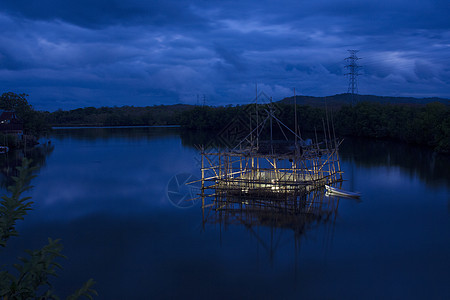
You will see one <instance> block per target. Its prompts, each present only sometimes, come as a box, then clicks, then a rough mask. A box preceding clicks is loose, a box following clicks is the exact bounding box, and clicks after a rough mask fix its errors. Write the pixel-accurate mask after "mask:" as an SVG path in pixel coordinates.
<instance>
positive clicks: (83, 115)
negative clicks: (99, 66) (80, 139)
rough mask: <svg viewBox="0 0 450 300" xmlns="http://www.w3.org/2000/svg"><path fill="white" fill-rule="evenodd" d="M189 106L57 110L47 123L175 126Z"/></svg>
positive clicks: (61, 124) (50, 115)
mask: <svg viewBox="0 0 450 300" xmlns="http://www.w3.org/2000/svg"><path fill="white" fill-rule="evenodd" d="M190 108H191V106H189V105H182V104H178V105H171V106H164V105H160V106H147V107H133V106H122V107H100V108H95V107H86V108H77V109H74V110H69V111H63V110H57V111H55V112H53V113H50V114H49V116H48V121H49V123H50V124H52V125H53V126H139V125H150V126H151V125H176V124H180V120H179V118H180V115H181V113H182V112H183V111H185V110H188V109H190Z"/></svg>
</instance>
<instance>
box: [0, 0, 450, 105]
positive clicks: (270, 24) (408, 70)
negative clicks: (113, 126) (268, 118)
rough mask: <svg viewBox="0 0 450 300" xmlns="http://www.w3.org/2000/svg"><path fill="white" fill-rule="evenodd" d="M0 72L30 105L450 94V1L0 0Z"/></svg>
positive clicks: (6, 86)
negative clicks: (257, 90)
mask: <svg viewBox="0 0 450 300" xmlns="http://www.w3.org/2000/svg"><path fill="white" fill-rule="evenodd" d="M0 11H1V13H0V28H2V34H1V35H0V82H1V84H2V88H3V89H4V90H6V91H9V90H12V91H16V92H25V93H28V94H29V95H30V101H31V102H32V103H33V105H34V106H35V107H37V108H41V109H49V110H53V109H57V108H59V107H62V108H74V107H79V106H86V105H94V106H101V105H151V104H163V103H166V104H171V103H177V102H187V103H195V102H196V97H197V95H199V94H200V95H203V94H205V95H207V101H208V103H209V104H225V103H238V102H244V101H249V100H251V99H253V94H254V85H255V83H258V84H259V87H261V88H264V90H265V91H266V93H268V94H271V95H272V96H273V97H274V98H275V99H278V98H281V97H285V96H290V95H291V94H292V89H293V88H294V87H295V88H296V90H297V91H299V92H300V93H303V94H309V95H316V96H325V95H330V94H336V93H342V92H346V91H347V78H346V77H345V76H344V73H346V70H345V69H344V66H345V61H344V58H345V57H347V56H348V53H347V49H359V50H360V52H359V53H358V55H359V56H360V57H361V58H362V59H361V60H360V64H361V65H362V66H363V68H362V69H361V73H362V75H361V76H360V77H359V81H360V82H359V91H360V92H361V93H364V94H378V95H391V94H392V95H404V96H409V95H415V96H441V97H450V70H449V67H448V65H450V55H449V53H450V51H449V50H450V21H449V19H448V15H449V14H450V8H449V5H448V2H447V1H441V0H438V1H431V0H430V1H415V2H414V1H413V2H411V1H405V0H394V1H393V0H390V1H387V0H379V1H352V0H344V1H331V0H317V1H289V0H279V1H264V2H260V3H256V2H254V1H250V0H244V1H238V2H237V1H228V0H224V1H215V0H211V1H183V0H181V1H175V0H169V1H141V0H131V1H121V0H116V1H107V0H90V1H87V0H80V1H56V0H43V1H39V2H36V1H31V0H29V1H28V0H14V1H10V0H5V1H1V2H0Z"/></svg>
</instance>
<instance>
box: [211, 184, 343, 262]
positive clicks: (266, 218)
mask: <svg viewBox="0 0 450 300" xmlns="http://www.w3.org/2000/svg"><path fill="white" fill-rule="evenodd" d="M338 207H339V197H337V196H333V195H328V196H326V193H325V189H324V188H319V189H316V190H314V191H312V192H310V193H309V194H306V195H303V196H295V197H293V196H286V197H285V198H284V199H282V198H278V199H275V198H274V199H267V198H266V199H262V200H260V201H258V200H255V198H253V197H252V198H246V197H245V196H240V197H233V196H227V197H222V196H216V197H215V198H214V199H212V203H211V204H210V205H207V206H206V208H203V226H204V227H205V226H210V225H217V224H219V225H220V228H228V227H229V226H238V227H242V228H245V229H246V230H247V231H248V232H249V233H250V234H251V235H252V236H253V237H254V238H255V239H256V240H257V241H258V244H259V245H260V246H262V248H263V249H265V251H266V252H267V254H268V257H269V259H270V261H272V262H273V259H274V257H275V255H276V252H277V248H278V246H279V245H280V241H281V235H282V234H283V233H284V232H285V231H286V230H288V231H291V232H292V233H293V234H292V238H291V239H290V243H291V244H292V245H291V246H293V247H294V248H295V249H299V246H300V241H301V239H302V237H305V236H306V235H307V234H308V232H310V231H311V230H313V229H317V228H319V227H321V228H322V229H325V230H324V231H323V234H324V236H323V237H320V236H314V237H313V238H314V239H320V240H323V241H324V243H326V244H330V243H331V240H332V239H333V236H332V232H333V231H334V225H335V222H336V216H337V215H338ZM260 227H263V228H266V229H267V228H268V229H269V231H260V230H258V228H260ZM278 229H279V230H278ZM261 232H262V233H261ZM264 233H266V234H268V236H267V235H266V236H264V235H263V234H264ZM286 243H288V241H284V242H283V244H284V245H286ZM297 254H298V251H296V252H295V260H297Z"/></svg>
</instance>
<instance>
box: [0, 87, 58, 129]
mask: <svg viewBox="0 0 450 300" xmlns="http://www.w3.org/2000/svg"><path fill="white" fill-rule="evenodd" d="M27 97H28V95H27V94H16V93H12V92H8V93H3V94H2V95H1V96H0V109H3V110H8V111H15V112H16V115H17V116H18V118H19V119H20V120H21V121H22V122H23V127H24V128H23V129H24V133H25V134H30V135H33V136H39V135H40V134H42V133H44V132H46V131H48V130H50V125H49V124H48V122H47V116H48V113H46V112H41V111H36V110H34V109H33V107H32V106H31V105H30V104H29V103H28V100H27Z"/></svg>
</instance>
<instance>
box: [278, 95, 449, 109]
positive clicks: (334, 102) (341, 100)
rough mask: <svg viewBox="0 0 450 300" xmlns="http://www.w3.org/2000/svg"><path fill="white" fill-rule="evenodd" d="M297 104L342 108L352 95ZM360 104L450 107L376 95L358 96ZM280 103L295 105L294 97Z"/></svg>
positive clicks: (309, 99) (427, 100)
mask: <svg viewBox="0 0 450 300" xmlns="http://www.w3.org/2000/svg"><path fill="white" fill-rule="evenodd" d="M296 98H297V99H296V102H297V104H298V105H309V106H315V107H321V106H325V104H326V105H327V106H331V107H340V106H342V105H345V104H350V94H337V95H334V96H326V97H314V96H297V97H296ZM357 99H358V102H365V101H367V102H375V103H381V104H404V105H425V104H427V103H431V102H440V103H443V104H445V105H450V99H445V98H437V97H433V98H413V97H384V96H374V95H357ZM278 102H279V103H284V104H293V103H294V97H293V96H292V97H288V98H284V99H282V100H280V101H278Z"/></svg>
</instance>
